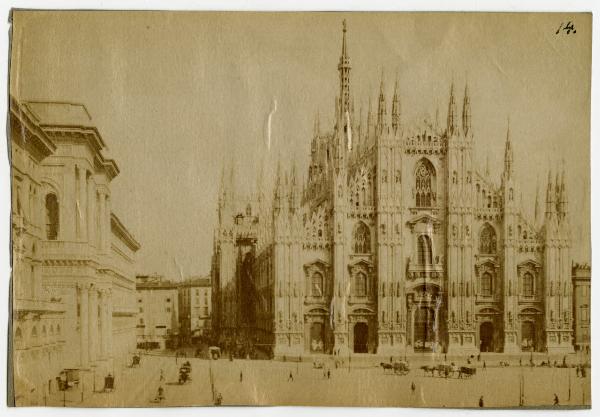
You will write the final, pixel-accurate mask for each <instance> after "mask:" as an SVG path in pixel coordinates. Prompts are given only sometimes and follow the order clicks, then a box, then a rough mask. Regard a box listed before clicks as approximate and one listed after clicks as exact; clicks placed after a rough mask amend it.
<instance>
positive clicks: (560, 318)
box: [212, 22, 573, 357]
mask: <svg viewBox="0 0 600 417" xmlns="http://www.w3.org/2000/svg"><path fill="white" fill-rule="evenodd" d="M347 42H348V40H347V27H346V23H345V22H344V24H343V32H342V48H341V56H340V58H339V63H338V66H337V69H338V73H339V93H338V96H337V98H336V102H335V103H336V104H335V121H334V124H333V126H331V127H330V128H327V129H325V128H324V127H322V126H321V123H320V122H319V120H318V119H317V120H315V124H314V134H313V136H312V138H311V139H310V164H309V166H308V176H307V177H306V178H307V179H306V181H304V180H302V179H301V176H299V175H298V173H297V170H296V167H295V166H292V167H290V168H288V167H285V168H284V167H282V165H281V164H280V165H278V167H277V175H276V179H275V185H274V189H273V190H271V191H268V190H265V188H266V187H264V186H262V184H263V183H262V182H261V181H262V180H261V179H259V185H258V187H257V188H258V190H257V192H256V194H255V195H253V196H252V197H251V198H247V197H241V196H240V195H238V194H237V193H236V191H235V186H234V178H233V177H234V175H235V174H234V173H233V170H232V172H231V173H228V174H227V175H225V174H224V175H223V178H222V183H221V191H220V195H219V200H218V226H217V227H216V229H215V235H214V252H213V257H212V282H213V295H212V297H213V300H212V302H213V314H214V315H213V332H214V336H215V337H216V338H217V340H218V342H219V343H221V344H222V345H229V346H232V345H234V344H237V345H240V344H242V345H244V344H246V345H252V346H254V347H257V348H263V349H265V350H266V351H268V352H269V353H270V354H272V355H273V356H275V357H285V356H288V357H289V356H301V355H310V354H321V353H322V354H336V355H349V354H360V353H362V354H377V355H385V356H391V355H396V356H402V355H406V354H413V353H416V352H438V353H441V352H444V353H447V354H449V355H453V354H460V355H464V354H477V353H478V352H505V353H519V352H548V353H549V354H559V353H560V354H563V353H568V352H572V351H573V341H572V338H573V325H572V305H573V299H572V287H571V262H572V261H571V256H570V246H571V243H570V238H569V229H570V227H569V212H568V199H567V192H566V189H565V173H564V169H563V170H562V172H555V173H553V172H550V173H548V181H547V188H546V193H545V205H543V203H542V202H541V201H537V197H536V202H535V215H534V216H531V215H525V213H524V210H523V209H522V207H521V203H520V201H519V199H518V197H517V196H519V195H520V191H519V182H518V179H517V178H516V177H515V171H514V152H513V147H512V143H511V137H510V130H509V129H508V128H507V133H506V143H505V152H504V167H503V172H502V173H501V175H500V176H499V178H495V177H492V176H491V174H490V173H489V170H488V169H486V170H485V171H486V172H478V171H477V169H476V166H475V161H474V150H475V144H476V134H475V132H473V130H472V128H471V104H470V98H469V89H468V86H465V88H464V94H463V97H462V104H461V101H460V100H459V97H458V94H457V91H456V90H455V88H454V85H452V86H451V87H450V94H449V98H448V113H447V119H446V123H445V124H443V125H442V126H440V124H439V123H436V124H432V123H425V122H424V123H422V125H420V126H416V127H414V128H409V127H407V126H404V125H403V120H402V113H401V100H400V96H399V91H398V83H397V82H396V85H395V87H394V90H393V95H392V96H391V102H389V96H388V95H387V94H386V90H385V86H384V83H383V81H382V83H381V87H380V92H379V98H378V102H377V103H376V106H375V107H376V108H375V109H374V110H373V111H371V108H369V112H368V115H367V117H366V120H362V115H360V114H356V113H355V111H354V105H353V96H352V88H351V77H350V72H351V61H350V56H349V50H348V45H347ZM369 107H371V106H369ZM531 217H533V218H531Z"/></svg>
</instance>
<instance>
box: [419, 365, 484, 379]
mask: <svg viewBox="0 0 600 417" xmlns="http://www.w3.org/2000/svg"><path fill="white" fill-rule="evenodd" d="M421 369H422V370H423V372H424V373H425V375H429V374H430V375H431V376H438V377H441V378H452V377H454V376H456V377H457V378H463V377H464V378H470V377H472V376H473V375H475V374H476V372H477V369H476V368H474V367H471V366H461V367H460V368H457V367H456V365H454V363H451V364H450V365H447V364H439V365H436V366H428V365H424V366H421Z"/></svg>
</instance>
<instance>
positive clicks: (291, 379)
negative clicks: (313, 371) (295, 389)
mask: <svg viewBox="0 0 600 417" xmlns="http://www.w3.org/2000/svg"><path fill="white" fill-rule="evenodd" d="M290 381H292V382H294V375H292V371H290V376H289V377H288V382H290Z"/></svg>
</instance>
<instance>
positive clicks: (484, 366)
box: [483, 361, 486, 369]
mask: <svg viewBox="0 0 600 417" xmlns="http://www.w3.org/2000/svg"><path fill="white" fill-rule="evenodd" d="M485 368H486V365H485V361H483V369H485Z"/></svg>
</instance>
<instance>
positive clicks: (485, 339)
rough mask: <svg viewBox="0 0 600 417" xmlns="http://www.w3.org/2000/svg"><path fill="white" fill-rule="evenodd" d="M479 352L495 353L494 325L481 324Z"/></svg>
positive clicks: (489, 323) (488, 323) (487, 322)
mask: <svg viewBox="0 0 600 417" xmlns="http://www.w3.org/2000/svg"><path fill="white" fill-rule="evenodd" d="M479 351H480V352H493V351H494V325H493V324H492V323H491V322H489V321H486V322H483V323H481V326H480V327H479Z"/></svg>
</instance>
